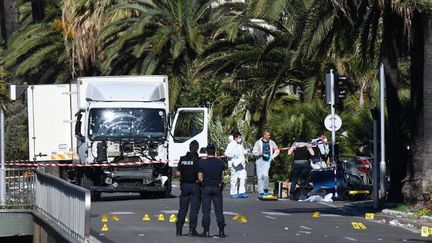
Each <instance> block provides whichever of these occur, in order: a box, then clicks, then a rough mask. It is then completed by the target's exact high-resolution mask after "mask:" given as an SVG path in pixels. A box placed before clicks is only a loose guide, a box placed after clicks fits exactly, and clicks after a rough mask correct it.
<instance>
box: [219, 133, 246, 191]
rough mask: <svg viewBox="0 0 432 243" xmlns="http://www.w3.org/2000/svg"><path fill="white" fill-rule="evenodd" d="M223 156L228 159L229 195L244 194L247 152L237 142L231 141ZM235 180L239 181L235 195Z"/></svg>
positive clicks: (236, 184)
mask: <svg viewBox="0 0 432 243" xmlns="http://www.w3.org/2000/svg"><path fill="white" fill-rule="evenodd" d="M224 154H225V156H226V157H228V159H229V160H228V168H229V170H230V172H231V180H230V183H231V190H230V194H231V195H237V194H243V193H245V192H246V185H245V184H246V178H247V174H246V158H245V154H247V151H246V150H245V148H244V147H243V144H241V143H237V141H235V140H232V141H231V142H230V143H229V144H228V146H227V148H226V150H225V153H224ZM237 179H240V185H239V189H238V193H237V186H238V183H237Z"/></svg>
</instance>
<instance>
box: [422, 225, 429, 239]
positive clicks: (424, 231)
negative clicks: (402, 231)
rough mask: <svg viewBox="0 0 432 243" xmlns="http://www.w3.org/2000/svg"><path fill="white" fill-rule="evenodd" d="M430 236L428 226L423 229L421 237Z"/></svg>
mask: <svg viewBox="0 0 432 243" xmlns="http://www.w3.org/2000/svg"><path fill="white" fill-rule="evenodd" d="M428 236H429V228H428V227H426V226H423V227H421V237H428Z"/></svg>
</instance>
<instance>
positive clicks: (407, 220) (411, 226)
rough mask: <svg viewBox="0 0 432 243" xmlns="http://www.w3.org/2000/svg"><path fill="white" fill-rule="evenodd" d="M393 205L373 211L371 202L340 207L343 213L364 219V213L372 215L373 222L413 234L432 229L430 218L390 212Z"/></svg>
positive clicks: (344, 203) (359, 202) (345, 204)
mask: <svg viewBox="0 0 432 243" xmlns="http://www.w3.org/2000/svg"><path fill="white" fill-rule="evenodd" d="M395 206H396V204H395V203H384V205H382V208H381V209H378V210H375V209H374V207H373V201H372V200H367V201H358V202H343V203H342V205H341V208H342V211H343V212H344V213H349V214H353V215H356V216H359V217H365V214H366V213H374V214H375V217H374V219H373V221H374V222H377V223H382V224H389V225H393V226H396V227H402V228H404V229H407V230H410V231H412V232H415V233H420V230H421V227H423V226H426V227H429V228H432V217H429V216H421V217H418V216H417V215H415V214H413V213H407V212H400V211H396V210H392V208H394V207H395Z"/></svg>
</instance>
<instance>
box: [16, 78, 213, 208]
mask: <svg viewBox="0 0 432 243" xmlns="http://www.w3.org/2000/svg"><path fill="white" fill-rule="evenodd" d="M20 89H21V90H24V91H25V92H26V97H27V104H28V124H29V126H28V128H29V160H30V161H35V162H41V161H44V162H51V163H52V162H55V163H76V164H77V165H83V166H75V167H73V168H74V170H73V172H74V173H71V174H75V175H76V176H75V181H76V182H77V183H79V184H80V185H81V186H83V187H85V188H88V189H89V190H90V191H91V192H92V199H95V200H97V198H99V197H100V193H101V192H139V193H141V195H144V194H145V193H147V192H157V193H160V194H162V195H165V196H167V195H169V194H170V192H171V174H172V173H171V170H172V169H171V168H172V167H176V166H177V162H178V159H179V158H180V156H181V155H183V154H185V153H186V151H187V150H188V148H189V143H190V142H191V141H192V140H197V141H198V142H199V144H200V147H205V146H207V135H208V134H207V133H208V112H207V108H180V109H178V110H177V112H176V114H175V116H173V115H172V114H170V113H169V99H168V98H169V93H168V78H167V77H166V76H106V77H83V78H78V79H77V80H75V81H74V82H71V83H70V84H50V85H43V84H41V85H29V86H28V87H24V88H23V87H22V86H19V87H17V86H13V87H11V98H12V99H14V97H16V96H17V94H18V93H19V92H20V91H19V90H20ZM125 163H126V164H127V165H125Z"/></svg>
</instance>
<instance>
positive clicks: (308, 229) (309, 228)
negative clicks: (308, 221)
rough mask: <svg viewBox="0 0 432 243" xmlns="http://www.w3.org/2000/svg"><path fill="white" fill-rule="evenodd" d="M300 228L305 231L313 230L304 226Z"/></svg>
mask: <svg viewBox="0 0 432 243" xmlns="http://www.w3.org/2000/svg"><path fill="white" fill-rule="evenodd" d="M300 228H302V229H305V230H312V228H309V227H306V226H303V225H300Z"/></svg>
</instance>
